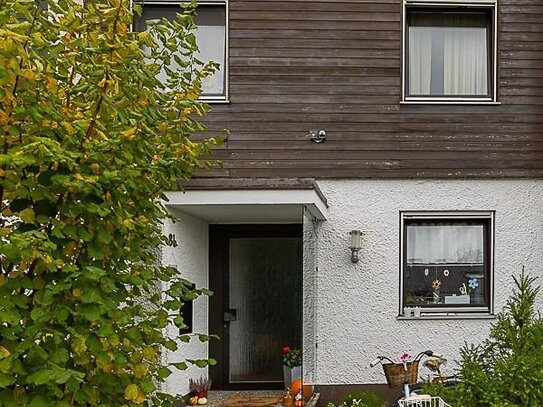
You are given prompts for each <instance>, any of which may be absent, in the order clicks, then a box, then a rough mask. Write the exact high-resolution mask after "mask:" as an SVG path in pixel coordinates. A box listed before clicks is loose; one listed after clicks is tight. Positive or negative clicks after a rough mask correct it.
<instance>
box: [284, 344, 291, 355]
mask: <svg viewBox="0 0 543 407" xmlns="http://www.w3.org/2000/svg"><path fill="white" fill-rule="evenodd" d="M289 353H290V346H285V347H284V348H283V355H288V354H289Z"/></svg>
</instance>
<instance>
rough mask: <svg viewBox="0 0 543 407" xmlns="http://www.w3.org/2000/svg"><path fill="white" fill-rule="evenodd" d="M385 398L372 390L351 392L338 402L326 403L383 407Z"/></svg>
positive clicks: (344, 405) (338, 406) (359, 406)
mask: <svg viewBox="0 0 543 407" xmlns="http://www.w3.org/2000/svg"><path fill="white" fill-rule="evenodd" d="M385 405H386V400H385V399H384V398H383V397H382V396H381V395H379V394H377V393H375V392H372V391H356V392H351V393H349V394H348V395H347V396H345V398H344V399H343V401H342V402H341V403H340V404H337V405H336V404H334V403H328V406H327V407H355V406H357V407H383V406H385Z"/></svg>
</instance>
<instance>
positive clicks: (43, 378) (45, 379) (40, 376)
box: [27, 369, 56, 385]
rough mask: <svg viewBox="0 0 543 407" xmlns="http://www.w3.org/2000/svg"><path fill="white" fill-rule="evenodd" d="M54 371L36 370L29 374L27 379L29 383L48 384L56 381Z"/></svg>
mask: <svg viewBox="0 0 543 407" xmlns="http://www.w3.org/2000/svg"><path fill="white" fill-rule="evenodd" d="M54 373H55V371H54V370H53V369H41V370H36V371H35V372H34V373H32V374H30V375H29V376H28V378H27V380H28V382H29V383H32V384H36V385H40V384H45V383H49V382H52V381H55V380H56V377H55V376H56V375H54Z"/></svg>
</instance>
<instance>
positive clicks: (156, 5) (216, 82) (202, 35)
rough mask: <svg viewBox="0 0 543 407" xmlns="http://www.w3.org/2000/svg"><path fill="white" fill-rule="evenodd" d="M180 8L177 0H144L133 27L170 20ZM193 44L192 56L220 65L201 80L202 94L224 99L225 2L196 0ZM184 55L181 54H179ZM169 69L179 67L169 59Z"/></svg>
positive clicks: (226, 34)
mask: <svg viewBox="0 0 543 407" xmlns="http://www.w3.org/2000/svg"><path fill="white" fill-rule="evenodd" d="M180 12H181V8H180V7H179V1H161V2H153V1H152V0H148V1H145V2H144V3H143V6H142V14H141V17H137V16H135V19H134V30H135V31H143V30H145V29H146V28H147V25H146V21H148V20H154V19H160V18H168V19H170V20H173V19H174V18H175V16H176V14H177V13H180ZM196 13H197V14H196V20H195V22H196V26H197V28H196V31H195V36H196V44H197V45H198V52H197V53H196V54H195V57H196V58H197V59H198V60H200V61H202V62H203V63H204V64H206V63H208V62H210V61H213V62H217V63H218V64H219V68H218V69H217V70H216V71H215V73H214V74H213V75H211V76H208V77H206V78H204V79H203V81H202V97H201V99H203V100H206V101H224V100H227V98H228V84H227V82H228V79H227V78H228V55H227V54H228V19H227V14H228V12H227V3H226V0H224V1H220V0H219V1H213V2H207V1H199V2H198V6H197V9H196ZM180 57H181V58H183V56H182V55H180ZM169 68H170V69H176V68H178V65H177V64H176V63H175V62H174V61H173V60H172V63H171V65H170V66H169Z"/></svg>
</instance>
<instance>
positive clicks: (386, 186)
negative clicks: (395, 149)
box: [163, 180, 543, 393]
mask: <svg viewBox="0 0 543 407" xmlns="http://www.w3.org/2000/svg"><path fill="white" fill-rule="evenodd" d="M319 186H320V188H321V189H322V191H323V193H324V195H325V196H326V198H327V199H328V202H329V205H330V208H329V210H328V213H327V218H328V220H327V221H325V222H322V223H321V224H320V225H319V227H318V228H317V231H318V242H319V246H318V250H317V253H318V255H317V262H318V267H319V271H318V274H317V276H316V280H315V284H316V285H317V287H318V288H317V289H318V293H317V298H314V299H312V301H311V302H314V303H316V304H318V306H317V309H316V314H315V315H314V318H315V321H316V329H315V330H313V329H308V330H307V331H308V332H311V335H312V336H313V335H314V336H315V337H316V341H317V342H318V349H316V352H315V355H316V360H315V363H314V364H312V365H311V366H312V367H313V368H314V371H313V372H312V376H313V379H314V381H313V382H314V383H316V384H347V383H350V384H353V383H384V376H383V374H382V371H381V369H380V368H373V369H371V368H369V363H370V362H371V361H372V360H373V359H374V358H375V356H376V355H387V356H390V357H399V356H400V355H401V354H402V353H404V352H408V353H410V354H416V353H417V352H418V351H420V350H425V349H433V350H435V351H439V352H441V353H443V354H444V355H445V356H446V357H447V358H448V359H449V360H454V359H458V355H459V352H458V351H459V349H460V347H461V346H462V345H463V343H464V342H465V341H468V342H477V341H480V340H481V339H483V338H484V337H486V335H487V334H488V331H489V326H490V323H491V321H488V320H467V319H466V320H410V321H399V320H397V319H396V316H397V314H398V303H399V270H400V259H399V240H400V231H399V212H400V211H417V210H433V211H442V210H443V211H450V210H485V211H490V210H494V211H496V218H495V240H494V244H495V266H494V269H495V280H494V282H495V293H494V296H495V310H496V311H499V310H500V309H501V308H502V307H503V305H504V303H505V300H506V299H507V297H508V295H509V293H510V292H511V289H512V286H513V281H512V279H511V277H510V276H511V274H517V275H518V274H519V273H520V271H521V268H522V265H524V266H525V267H526V270H527V271H528V272H531V273H533V274H535V275H541V271H542V270H543V214H542V208H543V180H541V181H539V180H465V181H464V180H419V181H417V180H328V181H319ZM240 213H243V211H240ZM352 229H360V230H362V231H363V232H364V236H363V247H362V250H361V252H360V258H361V260H360V262H359V263H357V264H353V263H351V261H350V252H349V250H348V245H349V234H348V233H349V231H351V230H352ZM165 233H166V234H168V233H175V235H176V237H177V240H178V242H179V247H177V248H166V249H165V250H164V253H163V262H164V264H176V265H177V266H179V268H180V270H181V271H182V273H183V275H184V276H186V277H187V278H188V279H190V280H192V281H194V282H196V284H197V286H198V287H208V253H207V247H208V224H207V223H206V222H204V221H201V220H199V219H197V218H195V217H192V216H189V215H187V214H183V215H182V218H181V221H180V222H179V223H177V224H167V225H165ZM541 282H542V283H543V281H541ZM539 301H540V306H541V305H542V304H543V302H542V300H541V298H540V299H539ZM207 306H208V303H207V299H205V298H201V299H199V300H197V302H196V303H195V313H194V323H195V330H196V331H197V332H206V331H207V312H208V308H207ZM541 308H543V306H542V307H541ZM306 328H312V327H306ZM206 354H207V345H204V344H200V343H198V342H197V340H196V341H194V342H193V343H191V344H189V345H184V344H181V347H180V350H179V351H177V352H175V354H174V355H168V357H169V360H171V361H173V360H176V358H177V359H186V358H198V357H206ZM309 354H310V352H307V353H306V355H308V356H309ZM304 363H305V362H304ZM423 370H424V369H423ZM205 373H206V371H205V370H203V369H196V368H194V369H192V370H191V371H189V372H180V373H176V374H173V375H172V376H170V378H169V380H168V382H167V388H166V390H168V391H169V392H172V393H186V392H187V390H188V388H187V383H188V378H189V377H197V376H199V375H200V374H205Z"/></svg>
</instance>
